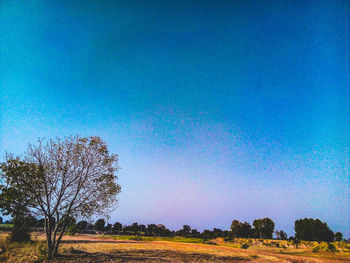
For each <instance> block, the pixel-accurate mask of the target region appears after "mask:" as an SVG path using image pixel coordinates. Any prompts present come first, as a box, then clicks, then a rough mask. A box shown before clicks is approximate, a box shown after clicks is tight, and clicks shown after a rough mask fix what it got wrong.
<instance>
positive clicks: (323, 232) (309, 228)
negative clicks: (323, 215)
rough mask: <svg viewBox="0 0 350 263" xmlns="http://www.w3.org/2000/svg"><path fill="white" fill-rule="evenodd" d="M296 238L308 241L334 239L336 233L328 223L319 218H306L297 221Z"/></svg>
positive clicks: (295, 225) (329, 240)
mask: <svg viewBox="0 0 350 263" xmlns="http://www.w3.org/2000/svg"><path fill="white" fill-rule="evenodd" d="M294 230H295V238H296V239H300V240H306V241H326V242H331V241H333V240H334V233H333V231H332V230H330V229H329V227H328V225H327V223H325V222H322V221H321V220H319V219H313V218H304V219H299V220H296V221H295V224H294Z"/></svg>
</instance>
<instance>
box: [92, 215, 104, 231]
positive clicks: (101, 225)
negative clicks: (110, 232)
mask: <svg viewBox="0 0 350 263" xmlns="http://www.w3.org/2000/svg"><path fill="white" fill-rule="evenodd" d="M105 224H106V222H105V221H104V220H103V219H102V218H101V219H98V220H97V221H96V223H95V225H94V229H95V230H97V231H103V230H104V229H105Z"/></svg>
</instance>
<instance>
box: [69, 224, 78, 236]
mask: <svg viewBox="0 0 350 263" xmlns="http://www.w3.org/2000/svg"><path fill="white" fill-rule="evenodd" d="M77 231H78V226H77V225H76V224H74V225H71V226H69V227H68V229H67V234H68V235H70V236H74V235H75V234H76V233H77Z"/></svg>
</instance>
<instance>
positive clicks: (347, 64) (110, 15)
mask: <svg viewBox="0 0 350 263" xmlns="http://www.w3.org/2000/svg"><path fill="white" fill-rule="evenodd" d="M0 12H1V16H0V19H1V20H0V22H1V24H0V26H1V28H0V30H1V31H0V32H1V36H0V37H1V40H0V41H1V45H0V51H1V53H0V81H1V86H0V88H1V96H0V99H1V100H0V103H1V108H0V109H1V114H0V125H1V128H0V132H1V134H0V136H1V137H0V139H1V142H0V153H1V156H4V153H5V151H9V152H13V153H16V154H19V153H22V152H23V151H24V150H25V149H26V147H27V144H28V143H29V142H35V141H36V139H37V137H46V138H50V137H55V136H66V135H71V134H72V135H75V134H80V135H82V136H89V135H99V136H101V137H102V138H103V139H104V140H106V141H107V143H108V144H109V146H110V149H111V150H112V152H115V153H118V154H119V155H120V165H121V166H122V170H121V171H120V173H119V183H120V184H121V186H122V193H121V195H120V203H119V207H118V209H117V210H116V211H115V212H114V213H113V215H112V220H111V221H112V222H114V221H120V222H122V223H123V224H130V223H133V222H139V223H143V224H149V223H163V224H165V225H166V226H168V227H170V228H171V229H178V228H181V227H182V225H183V224H189V225H191V226H192V227H193V228H197V229H199V230H203V229H204V228H206V229H212V228H213V227H218V228H222V229H228V228H229V226H230V223H231V221H232V220H233V219H238V220H241V221H248V222H250V223H252V221H253V219H256V218H262V217H270V218H271V219H273V220H274V221H275V223H276V228H277V229H283V230H285V231H286V232H287V233H288V234H290V235H292V234H294V231H293V226H294V221H295V220H296V219H299V218H304V217H312V218H320V219H321V220H323V221H326V222H327V223H328V224H329V225H330V227H331V229H332V230H334V231H342V232H343V233H345V235H346V237H350V178H349V130H350V129H349V121H350V118H349V109H350V106H349V101H350V99H349V86H350V85H349V83H350V54H349V50H350V34H349V32H350V23H349V21H350V15H349V14H350V2H349V1H258V0H257V1H245V0H244V1H243V0H242V1H173V2H171V1H97V0H96V1H10V0H9V1H6V0H3V1H1V3H0Z"/></svg>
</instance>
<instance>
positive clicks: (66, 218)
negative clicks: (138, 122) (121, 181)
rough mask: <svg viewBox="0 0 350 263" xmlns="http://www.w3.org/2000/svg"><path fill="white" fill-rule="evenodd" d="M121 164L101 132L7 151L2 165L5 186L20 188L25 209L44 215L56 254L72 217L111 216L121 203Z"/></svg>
mask: <svg viewBox="0 0 350 263" xmlns="http://www.w3.org/2000/svg"><path fill="white" fill-rule="evenodd" d="M118 169H119V166H118V156H117V155H116V154H111V153H110V152H109V151H108V149H107V145H106V143H105V142H104V141H102V140H101V138H100V137H88V138H81V137H79V136H75V137H66V138H63V139H61V138H57V139H54V140H49V141H48V142H44V141H42V140H39V141H38V144H36V145H30V146H29V147H28V149H27V151H26V152H25V153H24V154H23V155H22V156H18V157H14V156H12V155H8V156H7V158H6V160H5V161H4V162H3V163H2V164H1V178H2V186H1V187H2V188H1V190H2V191H5V192H6V191H7V190H11V189H15V191H16V193H20V198H23V199H24V201H25V207H26V209H27V210H28V211H30V213H31V214H33V215H36V216H40V217H43V218H44V229H45V233H46V238H47V246H48V257H49V258H52V257H54V256H55V255H57V253H58V247H59V244H60V241H61V239H62V236H63V234H64V233H65V232H66V230H67V227H68V225H69V223H70V218H72V217H74V218H80V217H91V216H92V215H94V214H99V215H101V214H102V215H106V214H107V213H108V212H109V211H110V210H112V209H114V208H115V207H116V203H117V194H118V193H119V192H120V186H119V185H118V184H117V182H116V180H117V176H116V172H117V171H118ZM9 201H11V199H10V200H9ZM12 201H14V200H12ZM9 204H11V205H8V206H7V207H6V206H5V208H4V209H7V208H10V210H8V212H9V213H11V209H12V207H13V205H12V203H11V202H10V203H9Z"/></svg>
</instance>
